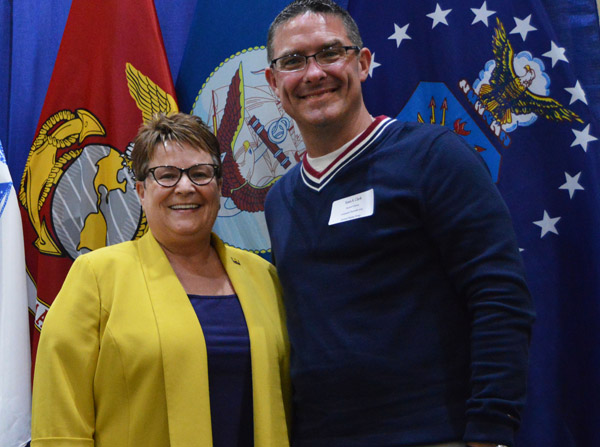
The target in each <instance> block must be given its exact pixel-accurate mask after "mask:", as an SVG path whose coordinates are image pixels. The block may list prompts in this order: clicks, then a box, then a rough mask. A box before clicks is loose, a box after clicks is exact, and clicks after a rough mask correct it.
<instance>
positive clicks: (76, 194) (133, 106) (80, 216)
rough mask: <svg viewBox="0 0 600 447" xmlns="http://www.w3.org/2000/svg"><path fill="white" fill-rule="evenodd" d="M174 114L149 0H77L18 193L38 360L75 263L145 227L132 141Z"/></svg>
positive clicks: (171, 94)
mask: <svg viewBox="0 0 600 447" xmlns="http://www.w3.org/2000/svg"><path fill="white" fill-rule="evenodd" d="M176 110H177V105H176V103H175V99H174V88H173V82H172V80H171V73H170V71H169V67H168V62H167V58H166V54H165V50H164V46H163V42H162V36H161V32H160V28H159V24H158V20H157V17H156V12H155V9H154V4H153V2H152V0H135V1H134V0H104V1H102V2H91V1H86V0H73V3H72V5H71V10H70V13H69V18H68V20H67V25H66V28H65V31H64V34H63V38H62V42H61V45H60V49H59V52H58V56H57V59H56V64H55V66H54V71H53V73H52V78H51V81H50V85H49V87H48V93H47V94H46V100H45V102H44V107H43V109H42V113H41V116H40V120H39V123H38V127H37V133H36V137H35V139H34V141H33V144H32V146H31V150H30V152H29V157H28V159H27V163H26V166H25V171H24V173H23V178H22V180H21V187H20V191H19V201H20V203H21V213H22V216H23V225H24V233H25V236H24V237H25V250H26V261H27V271H28V276H29V280H30V288H29V289H30V294H31V293H32V294H35V297H32V296H30V299H29V302H30V307H31V308H30V312H31V314H32V319H33V328H34V329H33V336H32V338H33V340H32V353H33V354H32V355H33V356H34V357H35V352H36V349H37V342H38V338H39V333H40V330H41V328H42V325H43V322H44V318H45V316H46V312H47V311H48V308H49V307H50V305H51V304H52V301H53V300H54V297H55V296H56V294H57V293H58V291H59V290H60V287H61V285H62V282H63V279H64V278H65V276H66V274H67V272H68V270H69V267H70V266H71V263H72V262H73V260H74V259H75V258H76V257H77V256H79V255H80V254H83V253H86V252H89V251H91V250H94V249H96V248H100V247H103V246H105V245H110V244H115V243H118V242H122V241H126V240H130V239H134V238H136V237H139V236H140V235H141V234H143V233H144V231H145V229H146V228H145V220H144V217H143V213H142V211H141V207H140V203H139V201H138V199H137V195H136V192H135V185H134V180H133V174H132V170H131V163H130V158H129V154H130V152H131V141H132V140H133V137H134V136H135V134H136V132H137V130H138V128H139V126H140V124H141V123H142V121H143V120H145V119H147V118H149V117H151V116H152V114H154V113H156V112H159V111H163V112H172V111H176ZM32 303H35V304H34V305H32ZM32 306H35V307H32Z"/></svg>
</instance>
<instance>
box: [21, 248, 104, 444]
mask: <svg viewBox="0 0 600 447" xmlns="http://www.w3.org/2000/svg"><path fill="white" fill-rule="evenodd" d="M96 285H97V282H96V278H95V275H94V273H93V272H92V270H91V268H90V266H89V264H88V262H87V260H86V259H85V256H84V257H79V258H78V259H77V260H76V261H75V263H74V264H73V266H72V267H71V270H70V271H69V274H68V275H67V278H66V279H65V282H64V284H63V287H62V289H61V291H60V293H59V294H58V295H57V297H56V299H55V300H54V303H53V304H52V306H51V307H50V310H49V311H48V314H47V317H46V319H45V321H44V325H43V329H42V334H41V337H40V342H39V346H38V351H37V358H36V366H35V376H34V384H33V396H32V401H33V407H32V442H31V445H32V447H42V446H48V447H50V446H57V447H58V446H63V445H65V446H66V445H68V446H70V447H75V446H81V447H83V446H93V445H94V439H93V437H94V431H95V412H94V396H93V380H94V374H95V371H96V364H97V360H98V351H99V336H100V334H99V327H100V303H99V296H98V290H97V286H96Z"/></svg>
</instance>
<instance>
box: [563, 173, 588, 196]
mask: <svg viewBox="0 0 600 447" xmlns="http://www.w3.org/2000/svg"><path fill="white" fill-rule="evenodd" d="M580 175H581V172H578V173H577V174H575V175H574V176H573V177H571V176H570V175H569V174H568V173H567V172H565V179H566V180H567V181H566V182H565V184H563V185H561V186H559V187H558V189H566V190H567V191H569V198H570V199H572V198H573V195H574V194H575V191H577V190H581V191H584V190H585V188H584V187H583V186H581V185H580V184H579V176H580Z"/></svg>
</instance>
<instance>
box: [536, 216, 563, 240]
mask: <svg viewBox="0 0 600 447" xmlns="http://www.w3.org/2000/svg"><path fill="white" fill-rule="evenodd" d="M559 220H560V216H559V217H550V216H549V215H548V212H547V211H546V210H544V217H543V218H542V220H536V221H535V222H533V223H534V224H535V225H537V226H538V227H540V228H541V229H542V234H541V235H540V239H541V238H543V237H544V236H545V235H546V233H554V234H558V230H557V229H556V223H557V222H558V221H559Z"/></svg>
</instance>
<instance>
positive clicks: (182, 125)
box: [131, 113, 222, 182]
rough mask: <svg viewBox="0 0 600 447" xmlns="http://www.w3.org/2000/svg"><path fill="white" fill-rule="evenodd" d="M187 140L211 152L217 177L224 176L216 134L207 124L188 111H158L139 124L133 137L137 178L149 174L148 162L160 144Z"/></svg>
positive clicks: (134, 170)
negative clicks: (171, 112) (166, 113)
mask: <svg viewBox="0 0 600 447" xmlns="http://www.w3.org/2000/svg"><path fill="white" fill-rule="evenodd" d="M169 141H171V142H175V143H187V144H189V145H190V146H192V147H193V148H196V149H198V150H199V151H205V152H208V153H209V154H210V155H211V157H212V159H213V163H214V164H216V165H217V166H218V169H217V172H216V177H217V179H220V178H221V176H222V169H221V151H220V148H219V141H218V140H217V137H216V136H215V135H214V134H213V133H212V132H211V131H210V129H209V128H208V126H207V125H206V124H204V122H203V121H202V119H201V118H200V117H197V116H195V115H188V114H187V113H173V114H170V115H165V114H164V113H159V114H156V115H154V117H153V118H152V119H150V120H149V121H147V122H146V123H144V124H142V126H140V129H139V131H138V133H137V135H136V137H135V139H134V140H133V150H132V153H131V161H132V164H133V172H134V174H135V178H136V180H138V181H140V182H141V181H144V180H145V179H146V177H147V176H148V169H149V167H148V165H149V163H150V160H151V159H152V157H153V156H154V151H155V150H156V147H157V146H158V145H159V144H166V143H167V142H169Z"/></svg>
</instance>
